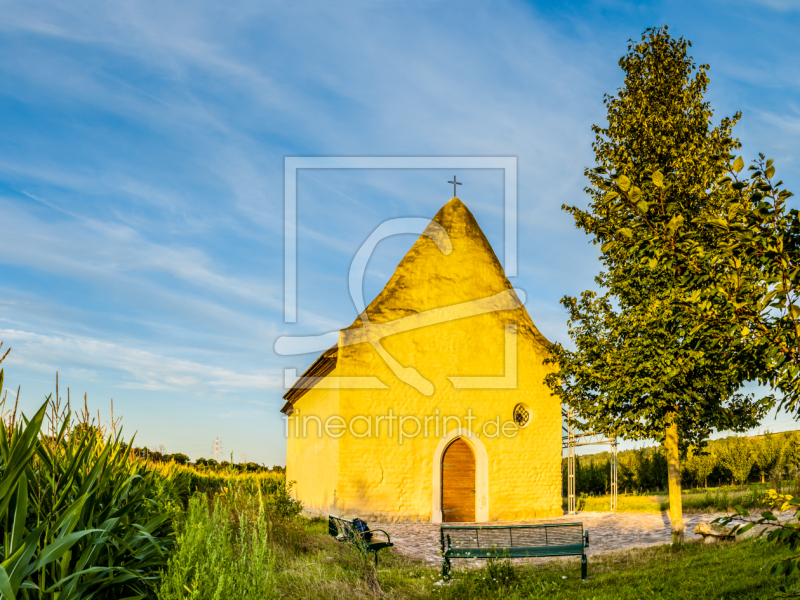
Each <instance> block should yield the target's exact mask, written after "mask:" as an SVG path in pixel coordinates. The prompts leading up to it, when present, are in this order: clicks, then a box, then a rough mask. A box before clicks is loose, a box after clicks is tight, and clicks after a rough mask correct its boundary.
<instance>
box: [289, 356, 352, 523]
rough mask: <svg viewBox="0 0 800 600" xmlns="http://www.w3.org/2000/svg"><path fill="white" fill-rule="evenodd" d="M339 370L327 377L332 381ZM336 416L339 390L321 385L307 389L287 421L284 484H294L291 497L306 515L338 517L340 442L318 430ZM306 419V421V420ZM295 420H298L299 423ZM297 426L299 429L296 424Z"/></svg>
mask: <svg viewBox="0 0 800 600" xmlns="http://www.w3.org/2000/svg"><path fill="white" fill-rule="evenodd" d="M337 374H338V369H334V370H333V372H332V373H331V374H330V375H331V379H330V380H329V382H327V383H329V384H330V382H335V381H336V380H335V379H334V378H335V376H336V375H337ZM338 413H339V390H338V389H337V388H336V387H332V388H330V389H326V388H322V387H320V386H317V387H314V388H312V389H311V390H309V391H308V392H307V393H306V394H305V395H304V396H303V397H302V398H301V399H300V401H299V402H298V403H297V405H296V406H295V411H294V413H293V414H292V417H294V418H289V419H288V420H287V422H286V425H287V427H286V435H287V439H286V444H287V452H286V481H291V482H294V483H293V490H292V494H293V495H294V497H295V498H299V499H302V502H303V506H304V507H305V509H306V510H307V511H308V512H312V513H324V514H338V511H339V507H338V505H337V500H338V499H337V491H336V490H337V486H338V479H339V444H340V442H339V439H337V438H334V437H331V436H327V435H325V434H324V431H323V432H322V435H321V436H320V435H319V433H320V430H319V429H318V425H317V422H318V421H319V422H320V423H322V424H323V426H324V423H325V420H326V419H328V418H329V417H330V416H333V415H336V414H338ZM306 417H308V418H306ZM298 419H300V420H299V421H298ZM298 423H299V426H296V424H298Z"/></svg>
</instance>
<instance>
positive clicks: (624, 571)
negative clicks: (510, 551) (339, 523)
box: [270, 517, 796, 600]
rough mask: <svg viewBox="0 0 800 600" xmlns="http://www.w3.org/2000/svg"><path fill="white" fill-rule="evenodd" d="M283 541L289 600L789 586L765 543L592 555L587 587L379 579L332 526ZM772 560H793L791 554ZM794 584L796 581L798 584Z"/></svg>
mask: <svg viewBox="0 0 800 600" xmlns="http://www.w3.org/2000/svg"><path fill="white" fill-rule="evenodd" d="M284 526H288V530H287V531H285V532H283V533H281V534H280V538H276V539H275V542H276V543H275V555H274V557H273V562H271V563H270V568H272V569H274V572H275V579H274V586H275V587H274V588H273V589H274V590H275V591H276V592H277V593H278V594H280V596H281V597H286V598H314V599H330V600H334V599H337V600H338V599H342V600H344V599H351V598H363V599H368V598H378V597H383V598H398V599H399V598H410V599H418V600H423V599H434V598H439V599H446V600H456V599H458V600H461V599H464V598H471V599H484V598H485V599H490V598H491V599H501V598H507V599H512V600H513V599H517V598H519V599H522V598H530V599H535V598H548V599H550V598H565V599H566V598H587V599H589V598H592V599H598V600H599V599H606V598H607V599H612V598H613V599H620V598H636V599H639V598H652V599H661V598H664V599H667V598H669V599H673V598H675V599H677V598H738V599H748V598H753V599H756V598H767V597H771V596H773V595H775V594H776V593H777V591H778V587H779V585H780V583H782V580H780V579H775V578H772V577H769V576H768V575H767V574H766V572H764V571H763V570H762V567H763V565H764V563H765V562H766V556H767V548H766V547H765V546H764V544H763V543H762V542H760V541H758V540H749V541H744V542H739V543H735V544H720V545H703V544H686V545H685V546H684V547H683V549H682V550H681V551H678V552H674V551H672V550H671V549H670V548H669V547H668V546H662V547H657V548H649V549H637V550H632V551H623V552H617V553H613V554H608V555H604V556H600V557H595V558H591V559H590V562H589V580H588V581H586V582H583V581H581V579H580V562H579V559H577V558H575V559H562V560H560V561H556V562H551V563H544V564H538V565H510V564H509V563H508V562H505V561H496V562H494V563H487V564H486V566H485V567H483V568H480V569H469V570H466V569H459V570H456V571H455V573H454V577H453V579H452V580H451V582H450V583H447V584H445V585H441V584H438V583H439V582H440V573H439V570H438V569H434V568H431V567H429V566H427V565H424V564H422V563H420V562H417V561H412V560H410V559H408V558H405V557H403V556H400V555H397V554H393V553H388V552H386V551H384V552H382V554H381V563H380V566H379V569H378V571H377V572H375V571H374V569H372V567H371V566H370V565H369V561H364V560H363V559H362V558H361V557H360V556H359V555H358V553H357V552H355V551H354V550H353V549H352V548H351V547H349V546H348V545H346V544H339V543H336V542H334V541H333V540H331V539H329V538H327V535H326V533H327V524H326V523H325V522H324V521H322V520H316V521H309V520H306V519H303V518H302V517H301V518H299V519H297V520H295V521H293V522H292V523H291V524H284ZM771 552H772V551H771V549H770V554H769V555H770V556H774V557H777V556H787V555H788V553H786V552H783V553H779V554H772V553H771ZM795 580H796V578H793V579H790V580H789V583H793V582H794V581H795Z"/></svg>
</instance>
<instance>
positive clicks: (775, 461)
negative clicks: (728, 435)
mask: <svg viewBox="0 0 800 600" xmlns="http://www.w3.org/2000/svg"><path fill="white" fill-rule="evenodd" d="M753 446H754V453H755V459H756V465H757V466H758V471H759V473H761V483H764V477H765V476H767V477H772V476H780V474H781V473H782V472H783V469H784V467H785V466H786V446H787V440H786V437H785V436H783V435H775V434H774V433H770V432H769V431H765V432H764V435H763V436H762V437H760V438H759V439H757V440H755V442H754V444H753Z"/></svg>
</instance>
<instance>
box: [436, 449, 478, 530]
mask: <svg viewBox="0 0 800 600" xmlns="http://www.w3.org/2000/svg"><path fill="white" fill-rule="evenodd" d="M442 520H443V521H444V522H445V523H451V522H455V521H467V522H474V521H475V455H474V454H473V453H472V448H470V446H469V444H468V443H467V442H465V441H464V440H463V439H461V438H458V439H457V440H455V441H454V442H453V443H452V444H450V445H449V446H448V447H447V449H446V450H445V451H444V455H443V456H442Z"/></svg>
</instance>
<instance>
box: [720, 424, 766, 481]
mask: <svg viewBox="0 0 800 600" xmlns="http://www.w3.org/2000/svg"><path fill="white" fill-rule="evenodd" d="M717 451H718V452H719V462H720V464H721V465H722V466H723V467H725V468H726V469H728V470H729V471H730V472H731V474H732V475H733V479H734V481H737V482H738V483H739V485H743V484H746V483H747V478H748V477H750V472H751V471H752V470H753V465H754V464H755V462H756V457H755V453H754V452H753V447H752V444H751V443H750V440H749V439H747V436H731V437H729V438H727V439H726V440H725V441H724V442H723V443H722V444H720V445H719V447H718V449H717Z"/></svg>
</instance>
